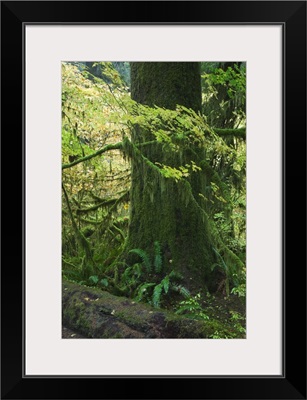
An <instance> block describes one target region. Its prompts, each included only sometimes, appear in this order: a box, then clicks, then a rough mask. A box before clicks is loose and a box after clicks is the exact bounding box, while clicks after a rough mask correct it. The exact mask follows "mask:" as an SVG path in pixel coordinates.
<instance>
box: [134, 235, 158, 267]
mask: <svg viewBox="0 0 307 400" xmlns="http://www.w3.org/2000/svg"><path fill="white" fill-rule="evenodd" d="M129 253H134V254H136V255H138V256H139V257H140V258H141V259H142V263H143V265H144V267H145V268H146V271H147V272H148V273H151V272H152V273H160V272H162V255H161V247H160V243H159V242H157V241H155V242H154V256H153V259H152V260H151V259H150V257H149V255H148V254H147V253H146V251H144V250H142V249H132V250H130V251H129Z"/></svg>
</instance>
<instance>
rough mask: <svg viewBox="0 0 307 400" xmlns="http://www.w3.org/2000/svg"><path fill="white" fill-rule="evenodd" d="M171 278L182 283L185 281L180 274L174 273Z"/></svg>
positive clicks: (170, 274)
mask: <svg viewBox="0 0 307 400" xmlns="http://www.w3.org/2000/svg"><path fill="white" fill-rule="evenodd" d="M169 277H170V278H171V279H172V280H174V281H181V280H182V279H183V275H182V274H180V272H176V271H174V270H173V271H172V272H170V273H169Z"/></svg>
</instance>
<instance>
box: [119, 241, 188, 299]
mask: <svg viewBox="0 0 307 400" xmlns="http://www.w3.org/2000/svg"><path fill="white" fill-rule="evenodd" d="M153 247H154V254H153V256H152V257H150V256H149V254H148V253H147V252H145V251H144V250H142V249H132V250H130V251H129V253H130V254H136V255H137V256H138V257H139V258H140V259H141V263H135V264H133V265H130V266H129V265H126V264H125V265H124V271H123V273H122V275H121V277H120V282H119V285H118V286H119V288H120V290H121V291H123V292H124V293H125V294H126V295H127V296H130V297H132V298H135V300H136V301H146V302H148V303H150V304H151V305H153V306H154V307H160V305H161V301H162V299H163V297H166V296H167V295H168V296H170V291H173V292H177V293H179V294H180V295H182V296H184V297H188V296H190V292H189V291H188V289H187V288H185V287H184V286H183V285H181V284H179V283H178V281H180V280H182V278H183V277H182V276H181V275H180V274H179V273H177V272H175V271H170V272H169V273H168V272H167V271H166V268H163V260H162V252H161V246H160V243H159V242H158V241H155V242H154V246H153Z"/></svg>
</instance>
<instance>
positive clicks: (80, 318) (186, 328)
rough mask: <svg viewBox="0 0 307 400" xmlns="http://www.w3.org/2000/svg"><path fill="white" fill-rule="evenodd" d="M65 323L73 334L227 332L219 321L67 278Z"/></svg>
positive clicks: (201, 335) (138, 335) (137, 335)
mask: <svg viewBox="0 0 307 400" xmlns="http://www.w3.org/2000/svg"><path fill="white" fill-rule="evenodd" d="M62 324H63V326H64V327H65V328H68V329H71V330H73V332H75V333H76V335H73V336H70V337H71V338H73V337H75V338H80V337H82V336H83V337H85V338H104V339H115V338H119V339H120V338H121V339H129V338H131V339H133V338H134V339H142V338H143V339H146V338H148V339H150V338H151V339H154V338H173V339H176V338H210V337H211V336H212V335H213V334H214V332H216V331H219V332H220V333H223V332H224V333H225V334H227V331H226V330H225V328H224V327H223V325H222V324H220V323H219V322H218V321H213V320H208V321H197V320H192V319H187V318H183V317H181V316H178V315H176V314H174V313H171V312H168V311H165V310H160V309H155V308H152V307H150V306H149V305H147V304H141V303H136V302H134V301H132V300H130V299H127V298H125V297H117V296H113V295H112V294H110V293H108V292H105V291H102V290H100V289H97V288H92V287H87V286H81V285H77V284H74V283H71V282H68V281H64V282H63V294H62ZM64 331H65V330H64V329H63V332H64ZM67 336H68V335H65V336H64V334H63V337H67Z"/></svg>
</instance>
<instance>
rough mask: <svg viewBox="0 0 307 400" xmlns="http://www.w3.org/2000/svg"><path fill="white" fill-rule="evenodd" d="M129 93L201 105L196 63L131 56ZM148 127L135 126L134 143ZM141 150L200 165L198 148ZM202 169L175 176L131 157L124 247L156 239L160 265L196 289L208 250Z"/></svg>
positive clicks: (153, 157) (204, 276)
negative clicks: (135, 59) (138, 59)
mask: <svg viewBox="0 0 307 400" xmlns="http://www.w3.org/2000/svg"><path fill="white" fill-rule="evenodd" d="M131 96H132V99H134V100H135V101H137V102H138V103H141V104H145V105H149V106H154V105H156V106H159V107H164V108H168V109H175V108H176V105H177V104H179V105H183V106H185V107H187V108H192V109H193V110H194V111H196V112H197V111H199V110H200V109H201V81H200V65H199V63H197V62H132V63H131ZM153 139H154V138H153V137H152V135H151V134H150V133H148V132H147V131H144V129H140V128H139V127H136V128H135V129H134V133H133V135H132V141H133V142H134V143H142V142H145V141H149V140H153ZM142 152H143V155H144V156H145V157H147V158H148V159H149V160H150V161H151V162H152V163H156V162H158V163H161V164H165V165H169V166H172V167H174V168H176V167H178V166H180V165H185V164H186V163H189V162H191V160H193V161H194V162H195V163H196V164H197V165H201V162H202V161H203V160H204V157H205V152H204V149H199V148H191V149H189V150H185V151H182V152H179V153H175V152H169V151H165V150H163V149H162V146H161V144H159V143H155V144H153V145H151V146H146V147H145V148H144V149H143V150H142ZM206 184H208V183H206V179H205V174H204V172H203V171H199V172H193V173H192V174H191V177H189V178H188V179H184V180H179V181H178V182H175V181H174V180H173V179H168V178H164V177H162V176H161V174H159V173H157V171H156V170H155V169H154V168H152V167H151V166H149V165H148V164H146V163H144V162H143V161H142V160H140V159H135V158H133V159H132V186H131V197H130V198H131V208H130V226H129V233H128V240H127V250H130V249H132V248H140V249H143V250H145V251H146V252H148V253H149V254H152V253H153V244H154V242H155V241H158V242H159V243H160V246H161V248H162V252H163V259H164V263H165V264H164V266H165V267H166V268H169V269H174V270H176V271H178V272H180V273H181V274H182V275H183V276H184V277H185V280H186V281H185V282H184V284H185V285H187V286H188V287H189V288H190V289H194V290H199V289H200V288H203V287H204V286H205V285H208V283H209V280H210V276H209V275H210V271H211V266H212V264H213V263H214V254H213V251H212V243H211V238H210V230H209V226H208V220H207V218H206V214H205V213H204V212H203V206H204V205H203V204H202V202H203V200H202V198H201V196H200V195H199V194H204V192H205V186H206Z"/></svg>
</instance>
